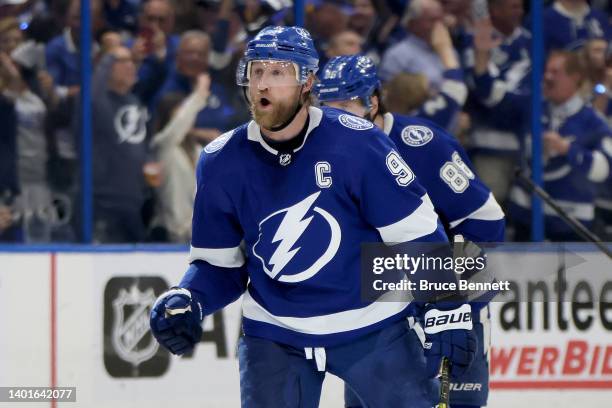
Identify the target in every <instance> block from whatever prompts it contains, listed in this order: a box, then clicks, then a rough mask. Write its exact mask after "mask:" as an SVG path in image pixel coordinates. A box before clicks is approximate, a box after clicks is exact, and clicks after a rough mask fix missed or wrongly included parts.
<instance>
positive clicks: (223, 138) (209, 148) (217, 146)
mask: <svg viewBox="0 0 612 408" xmlns="http://www.w3.org/2000/svg"><path fill="white" fill-rule="evenodd" d="M233 134H234V131H233V130H230V131H229V132H225V133H223V134H222V135H220V136H218V137H217V138H216V139H215V140H213V141H212V142H210V143H209V144H207V145H206V147H204V151H205V152H206V153H208V154H211V153H215V152H218V151H219V150H221V149H222V148H223V146H225V144H226V143H227V141H228V140H230V138H231V137H232V135H233Z"/></svg>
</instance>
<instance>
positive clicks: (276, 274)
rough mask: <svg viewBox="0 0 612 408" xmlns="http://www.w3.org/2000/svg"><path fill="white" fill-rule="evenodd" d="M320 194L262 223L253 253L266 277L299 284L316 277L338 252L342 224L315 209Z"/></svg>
mask: <svg viewBox="0 0 612 408" xmlns="http://www.w3.org/2000/svg"><path fill="white" fill-rule="evenodd" d="M320 194H321V191H317V192H316V193H314V194H311V195H309V196H308V197H306V198H305V199H303V200H302V201H300V202H298V203H297V204H294V205H292V206H291V207H288V208H283V209H281V210H278V211H275V212H273V213H272V214H270V215H268V216H267V217H266V218H264V219H263V220H262V221H261V222H260V223H259V238H258V240H257V242H256V243H255V245H254V246H253V253H254V254H255V256H256V257H257V258H258V259H259V260H260V261H261V264H262V266H263V270H264V271H265V272H266V274H267V275H268V276H269V277H270V278H272V279H275V280H278V281H280V282H288V283H296V282H302V281H305V280H306V279H309V278H312V277H313V276H315V275H316V274H317V273H318V272H319V271H321V269H323V267H324V266H325V265H327V264H328V263H329V261H331V260H332V259H333V257H334V256H335V255H336V252H338V248H339V247H340V240H341V235H342V234H341V231H340V225H339V224H338V221H336V219H335V218H334V217H333V216H332V215H331V214H330V213H329V212H327V211H325V210H324V209H322V208H320V207H317V206H314V207H313V205H314V203H315V201H316V200H317V198H318V197H319V195H320Z"/></svg>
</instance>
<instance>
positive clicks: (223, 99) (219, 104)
mask: <svg viewBox="0 0 612 408" xmlns="http://www.w3.org/2000/svg"><path fill="white" fill-rule="evenodd" d="M210 45H211V42H210V37H209V36H208V34H206V33H204V32H201V31H196V30H193V31H187V32H185V33H184V34H183V35H182V36H181V41H180V43H179V47H178V51H177V54H176V65H175V67H174V69H173V70H172V72H171V73H170V75H169V76H168V78H167V79H166V82H165V83H164V85H163V86H162V88H161V90H160V92H159V94H158V95H157V98H156V100H160V99H161V97H162V96H163V95H165V94H168V93H174V92H178V93H183V94H186V95H188V94H190V93H191V92H192V91H193V86H194V85H195V83H196V81H197V78H198V76H199V75H200V74H203V73H207V72H208V71H209V61H208V58H209V52H210ZM236 114H237V110H236V108H235V107H234V106H232V103H231V97H230V93H229V91H228V90H227V89H226V88H225V87H224V86H222V85H221V84H220V83H219V82H215V81H214V80H213V83H212V84H211V87H210V95H209V97H208V101H207V104H206V108H204V109H203V110H201V111H200V112H199V113H198V115H197V118H196V122H195V127H194V129H192V130H191V136H194V137H195V138H196V139H198V140H199V141H200V142H201V143H203V144H207V143H209V142H211V141H212V140H213V139H215V138H216V137H217V136H219V135H220V134H221V133H223V132H224V131H226V130H228V129H230V128H232V127H233V126H234V125H235V124H236Z"/></svg>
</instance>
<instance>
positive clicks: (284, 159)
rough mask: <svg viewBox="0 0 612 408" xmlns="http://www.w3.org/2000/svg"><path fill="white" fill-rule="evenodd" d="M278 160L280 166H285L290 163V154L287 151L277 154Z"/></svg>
mask: <svg viewBox="0 0 612 408" xmlns="http://www.w3.org/2000/svg"><path fill="white" fill-rule="evenodd" d="M278 162H279V163H280V165H281V166H287V165H289V164H291V155H290V154H289V153H283V154H281V155H280V156H278Z"/></svg>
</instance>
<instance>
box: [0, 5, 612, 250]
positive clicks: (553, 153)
mask: <svg viewBox="0 0 612 408" xmlns="http://www.w3.org/2000/svg"><path fill="white" fill-rule="evenodd" d="M532 1H533V0H532ZM89 4H90V8H91V30H92V32H91V36H92V37H91V38H92V55H91V61H92V67H93V71H92V74H93V75H92V83H91V113H92V127H91V129H92V139H93V163H91V165H92V169H93V194H94V196H93V202H94V208H93V210H94V219H93V239H94V242H96V243H135V242H171V243H188V242H189V240H190V229H191V210H192V204H193V197H194V189H195V176H194V174H195V165H196V162H197V160H198V157H199V154H200V151H201V149H202V147H203V146H205V145H206V144H208V143H210V142H212V141H213V140H214V139H215V138H217V137H218V136H219V135H221V134H223V133H225V132H226V131H229V130H231V129H232V128H233V127H235V126H237V125H239V124H241V123H244V122H246V121H247V120H249V119H250V114H249V111H248V107H247V104H246V103H245V101H244V95H243V93H242V90H241V89H240V88H239V87H238V86H236V84H235V72H236V67H237V65H238V63H239V61H240V58H241V55H242V53H243V51H244V46H245V44H246V42H248V41H249V39H251V38H253V36H254V35H256V34H257V32H258V31H259V30H260V29H261V28H263V27H265V26H267V25H275V24H287V25H288V24H292V23H293V10H292V2H291V0H197V1H195V0H91V1H90V3H89ZM528 11H529V0H306V28H307V29H308V30H309V31H310V33H311V34H312V35H313V38H314V40H315V44H316V46H317V48H318V50H319V55H320V66H321V67H322V66H323V64H325V62H326V61H328V60H329V59H330V58H332V57H334V56H338V55H350V54H357V53H362V54H365V55H368V56H369V57H371V58H372V59H373V60H374V61H375V62H376V63H377V64H378V67H379V74H380V77H381V78H382V80H383V91H382V95H381V96H382V100H383V101H384V103H385V105H386V107H387V108H388V109H389V110H391V111H393V112H398V113H403V114H409V115H418V116H422V117H424V118H426V119H428V120H430V121H433V122H435V123H437V124H438V125H439V126H441V127H443V128H446V129H448V130H449V131H451V132H452V134H453V135H455V136H456V137H457V138H458V139H459V141H460V142H461V143H462V144H463V145H464V147H465V148H466V149H467V150H468V152H469V154H470V157H471V160H472V162H473V165H474V168H475V169H476V171H477V173H478V174H479V176H480V177H481V178H482V179H483V181H484V182H485V183H486V184H487V185H488V186H489V188H491V190H492V192H493V193H494V195H495V197H496V198H497V201H498V202H500V203H503V206H504V209H505V210H506V213H507V215H508V239H510V240H529V236H530V216H529V211H530V200H531V197H530V194H529V193H528V192H527V191H526V190H524V189H523V188H522V187H521V186H520V185H518V184H517V182H516V180H515V169H516V168H517V167H519V166H520V167H522V168H523V169H524V172H525V173H527V174H528V173H529V167H530V162H531V156H532V155H531V148H530V146H531V134H530V133H531V121H532V118H531V116H532V112H533V107H532V105H531V93H532V91H533V87H534V84H532V83H531V76H530V73H531V69H532V57H531V43H532V36H531V33H530V28H531V26H530V21H531V17H530V15H529V13H528ZM80 13H81V10H80V0H0V242H18V243H48V242H78V241H80V239H81V236H80V234H81V225H80V223H81V221H82V220H81V218H82V217H81V212H82V209H81V201H80V198H79V197H80V194H81V177H80V165H81V163H80V155H81V153H80V148H81V123H80V117H81V110H82V107H83V104H82V103H81V92H80V87H81V85H80V84H81V82H80V80H81V68H80V58H81V56H80V44H81V38H80V26H81V19H80ZM611 23H612V3H611V2H610V1H607V0H592V1H587V0H555V1H549V2H545V8H544V13H543V22H542V27H543V37H544V50H545V55H544V66H543V70H544V78H543V82H542V84H536V85H535V86H541V87H542V94H543V101H542V105H541V111H542V118H541V121H542V127H543V135H542V143H543V157H542V160H543V164H544V182H545V184H544V188H545V189H546V190H547V191H548V193H549V194H550V195H551V196H552V197H553V198H554V199H555V200H557V202H558V203H559V205H560V206H561V207H562V208H563V209H565V210H566V211H567V212H569V213H570V214H571V215H573V216H574V217H576V218H577V219H579V220H580V221H581V222H583V223H584V224H585V225H587V226H588V227H589V228H591V229H593V230H596V231H597V232H598V233H599V234H600V235H601V236H602V237H603V238H604V239H606V240H611V239H612V176H611V173H612V131H611V130H610V129H611V128H610V126H612V46H611V43H610V40H611V39H612V29H611ZM544 213H545V219H546V237H547V238H548V239H551V240H557V241H567V240H569V241H574V240H580V237H578V236H577V235H576V234H575V233H574V232H573V231H572V230H571V229H570V228H569V227H568V226H567V225H566V224H565V223H564V222H562V221H561V220H560V219H559V217H557V216H556V214H555V213H554V211H552V209H550V208H549V207H545V209H544Z"/></svg>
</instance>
